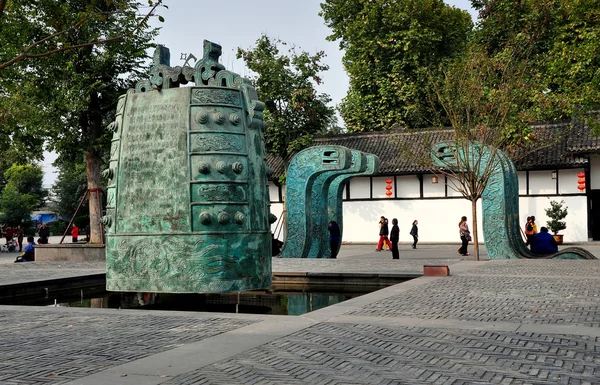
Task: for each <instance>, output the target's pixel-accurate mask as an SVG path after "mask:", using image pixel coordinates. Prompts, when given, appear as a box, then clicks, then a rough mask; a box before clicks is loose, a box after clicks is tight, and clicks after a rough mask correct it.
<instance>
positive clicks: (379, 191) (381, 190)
mask: <svg viewBox="0 0 600 385" xmlns="http://www.w3.org/2000/svg"><path fill="white" fill-rule="evenodd" d="M387 180H391V181H392V197H394V196H395V194H396V191H395V187H394V177H392V176H386V177H382V176H378V177H376V178H373V198H387V197H388V196H387V195H385V192H386V191H387V190H386V189H385V187H386V186H387V185H388V184H387V183H386V181H387Z"/></svg>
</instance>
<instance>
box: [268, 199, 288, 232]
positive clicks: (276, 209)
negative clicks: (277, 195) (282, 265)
mask: <svg viewBox="0 0 600 385" xmlns="http://www.w3.org/2000/svg"><path fill="white" fill-rule="evenodd" d="M271 213H272V214H275V215H276V216H277V222H275V223H272V224H271V233H273V234H274V235H275V236H276V237H277V238H278V239H279V240H282V241H283V240H284V238H285V229H281V231H280V230H279V229H280V228H281V226H282V225H281V222H282V221H283V219H282V218H281V216H282V214H283V203H271ZM277 225H279V226H278V227H276V226H277Z"/></svg>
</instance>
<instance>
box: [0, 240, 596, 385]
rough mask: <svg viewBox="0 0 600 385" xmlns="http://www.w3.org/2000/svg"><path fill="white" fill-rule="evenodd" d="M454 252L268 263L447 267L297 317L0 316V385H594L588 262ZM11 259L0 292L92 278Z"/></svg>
mask: <svg viewBox="0 0 600 385" xmlns="http://www.w3.org/2000/svg"><path fill="white" fill-rule="evenodd" d="M583 246H585V247H587V248H589V249H590V250H591V251H592V252H593V253H595V254H596V255H600V245H599V244H595V243H589V244H587V245H583ZM457 247H458V246H457V245H420V248H419V249H417V250H412V249H410V248H409V246H408V245H401V247H400V260H397V261H394V260H392V259H391V253H390V252H375V251H374V250H373V249H374V246H373V245H352V246H344V247H343V248H342V252H341V253H340V256H339V258H338V259H337V260H306V259H291V260H289V259H286V260H284V259H280V258H274V259H273V270H274V272H278V273H281V272H297V273H299V272H307V273H378V274H409V275H410V274H413V275H416V274H421V273H422V271H423V265H425V264H446V265H449V266H450V271H451V276H450V277H420V278H416V279H413V280H410V281H408V282H404V283H401V284H397V285H394V286H390V287H387V288H385V289H382V290H379V291H376V292H372V293H370V294H366V295H363V296H360V297H356V298H353V299H350V300H348V301H345V302H342V303H339V304H337V305H333V306H330V307H327V308H323V309H320V310H317V311H314V312H311V313H307V314H304V315H301V316H276V315H252V314H226V313H194V312H181V311H179V312H175V311H141V310H123V309H120V310H117V309H97V308H94V309H83V308H65V307H29V306H0V384H7V385H12V384H15V385H16V384H71V385H76V384H77V385H96V384H123V385H126V384H164V385H192V384H286V385H287V384H600V261H561V260H556V261H553V260H549V261H546V260H502V261H487V260H486V256H485V248H483V250H482V251H483V255H482V257H483V258H482V259H483V260H482V261H480V262H475V261H472V260H465V259H462V258H464V257H461V256H460V255H458V254H457V253H456V248H457ZM471 250H472V248H471ZM12 260H14V257H13V258H12ZM12 260H11V259H10V256H8V255H0V262H6V263H0V280H1V281H0V282H2V284H1V286H6V285H9V284H17V283H24V282H33V281H42V280H47V279H55V278H67V277H77V276H83V275H91V274H98V273H102V272H103V271H104V266H103V264H101V263H57V262H54V263H51V262H46V263H41V262H36V263H22V264H14V263H12Z"/></svg>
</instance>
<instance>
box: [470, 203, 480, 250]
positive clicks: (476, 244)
mask: <svg viewBox="0 0 600 385" xmlns="http://www.w3.org/2000/svg"><path fill="white" fill-rule="evenodd" d="M471 215H472V216H473V255H474V256H475V260H476V261H479V238H478V236H477V201H471Z"/></svg>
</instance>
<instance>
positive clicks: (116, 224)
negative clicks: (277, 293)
mask: <svg viewBox="0 0 600 385" xmlns="http://www.w3.org/2000/svg"><path fill="white" fill-rule="evenodd" d="M220 54H221V47H220V46H219V45H217V44H214V43H211V42H207V41H205V42H204V57H203V59H201V60H199V61H198V62H197V63H196V65H195V66H194V67H189V66H184V67H170V66H169V51H168V49H167V48H165V47H162V46H159V47H158V48H157V50H156V53H155V55H154V65H153V66H152V67H151V71H150V79H149V80H145V81H142V82H139V83H138V84H137V85H136V89H135V90H132V91H131V92H130V93H128V94H127V95H123V96H122V97H121V98H120V99H119V102H118V105H117V117H116V120H115V122H114V123H113V124H112V128H113V131H114V134H113V140H112V147H111V157H110V168H109V169H108V170H106V171H105V172H104V176H105V177H107V178H108V180H109V182H108V189H107V208H106V216H105V217H104V218H103V222H104V225H105V228H106V229H107V242H106V243H107V244H106V263H107V271H106V282H107V290H111V291H144V292H167V293H214V292H231V291H240V290H248V289H258V288H265V287H268V286H270V284H271V236H270V220H269V219H270V218H271V220H272V218H273V216H272V215H269V195H268V194H269V192H268V187H267V166H266V164H265V160H264V159H265V149H264V129H265V125H264V123H263V121H262V111H263V108H264V104H263V103H261V102H260V101H258V99H257V95H256V91H255V90H254V88H253V87H252V86H251V85H250V83H249V81H248V80H247V79H244V78H242V77H240V76H239V75H237V74H235V73H233V72H229V71H226V70H225V69H224V67H223V66H222V65H221V64H219V62H218V58H219V56H220ZM188 82H194V83H195V86H192V87H179V85H180V84H185V83H188Z"/></svg>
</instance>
